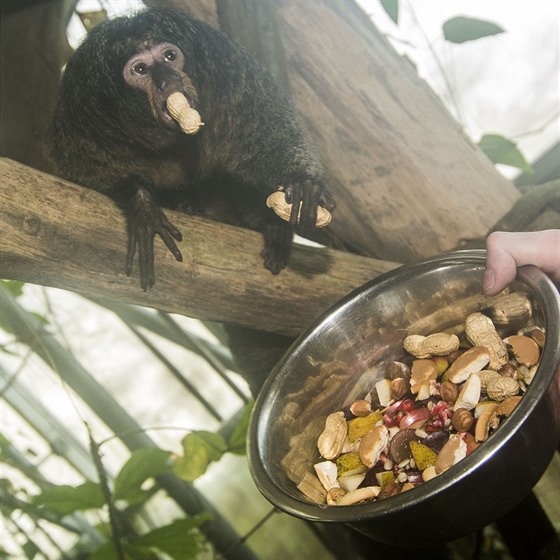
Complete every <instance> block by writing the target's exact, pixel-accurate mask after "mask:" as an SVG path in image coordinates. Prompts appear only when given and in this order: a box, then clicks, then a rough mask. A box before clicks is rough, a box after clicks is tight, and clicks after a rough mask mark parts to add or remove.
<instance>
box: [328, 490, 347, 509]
mask: <svg viewBox="0 0 560 560" xmlns="http://www.w3.org/2000/svg"><path fill="white" fill-rule="evenodd" d="M345 494H346V490H343V489H342V488H331V489H330V490H329V491H328V492H327V504H328V505H329V506H334V505H336V502H338V500H340V498H342V496H344V495H345Z"/></svg>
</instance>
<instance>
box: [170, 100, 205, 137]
mask: <svg viewBox="0 0 560 560" xmlns="http://www.w3.org/2000/svg"><path fill="white" fill-rule="evenodd" d="M166 105H167V110H168V111H169V114H170V115H171V116H172V117H173V118H174V119H175V120H176V121H177V122H178V123H179V126H180V127H181V130H182V131H183V132H184V133H185V134H196V133H197V132H198V130H199V128H200V127H201V126H202V125H203V124H204V123H203V122H202V120H201V118H200V114H199V113H198V111H197V110H196V109H193V108H192V107H191V106H190V104H189V102H188V100H187V98H186V97H185V96H184V95H183V94H182V93H181V92H180V91H175V92H173V93H172V94H171V95H170V96H169V97H168V98H167V101H166Z"/></svg>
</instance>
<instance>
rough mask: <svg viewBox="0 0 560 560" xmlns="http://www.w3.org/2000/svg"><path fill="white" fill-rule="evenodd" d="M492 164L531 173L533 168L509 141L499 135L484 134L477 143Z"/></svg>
mask: <svg viewBox="0 0 560 560" xmlns="http://www.w3.org/2000/svg"><path fill="white" fill-rule="evenodd" d="M478 146H479V147H480V149H481V150H482V151H483V152H484V153H485V154H486V155H487V156H488V158H489V159H490V161H491V162H492V163H501V164H503V165H509V166H511V167H516V168H518V169H521V170H523V171H527V172H529V173H531V172H532V171H533V168H532V167H531V165H529V164H528V163H527V161H526V160H525V158H524V157H523V154H522V153H521V152H520V151H519V149H518V148H517V146H516V145H515V143H514V142H512V141H511V140H508V139H507V138H504V137H503V136H500V135H499V134H485V135H484V136H483V137H482V138H481V139H480V142H479V143H478Z"/></svg>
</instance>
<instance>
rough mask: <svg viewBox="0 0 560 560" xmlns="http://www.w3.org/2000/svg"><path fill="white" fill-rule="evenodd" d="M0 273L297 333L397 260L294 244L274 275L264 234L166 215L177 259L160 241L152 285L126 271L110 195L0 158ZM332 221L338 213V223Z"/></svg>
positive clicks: (121, 225) (122, 235) (120, 221)
mask: <svg viewBox="0 0 560 560" xmlns="http://www.w3.org/2000/svg"><path fill="white" fill-rule="evenodd" d="M0 176H1V177H2V189H1V190H0V224H1V231H2V235H1V236H0V259H1V261H0V263H1V270H0V275H1V276H2V277H3V278H9V279H16V280H23V281H26V282H32V283H36V284H41V285H46V286H54V287H58V288H64V289H68V290H72V291H75V292H78V293H82V294H84V295H88V296H94V297H103V298H106V299H112V300H117V301H122V302H128V303H134V304H138V305H145V306H148V307H154V308H157V309H162V310H165V311H169V312H174V313H181V314H184V315H188V316H190V317H196V318H199V319H204V320H215V321H220V322H231V323H236V324H239V325H244V326H248V327H253V328H256V329H259V330H263V331H268V332H275V333H282V334H288V335H297V334H298V333H299V332H301V331H302V330H303V329H304V328H305V327H306V326H308V325H309V324H310V323H311V322H312V321H313V320H314V319H315V318H316V317H317V316H318V315H319V314H320V313H322V312H323V311H324V310H325V309H326V308H327V307H328V306H329V305H331V304H332V303H334V302H335V301H336V300H338V299H339V298H341V297H342V296H344V295H345V294H346V293H348V292H349V291H351V290H352V289H354V288H356V287H358V286H359V285H361V284H362V283H364V282H366V281H367V280H370V279H371V278H374V277H376V276H378V275H379V274H381V273H383V272H386V271H388V270H390V269H392V268H394V267H395V266H397V263H393V262H387V261H378V260H374V259H370V258H365V257H360V256H356V255H352V254H348V253H343V252H339V251H334V250H331V249H323V248H316V247H309V246H301V245H298V246H296V247H295V249H294V252H293V255H292V259H291V262H290V266H289V267H288V269H286V270H285V271H283V272H282V273H280V274H279V275H277V276H273V275H272V274H270V272H268V271H267V270H265V269H264V267H263V265H262V259H261V257H260V255H259V253H260V251H261V245H262V239H261V236H260V234H258V233H256V232H253V231H248V230H242V229H239V228H234V227H231V226H227V225H224V224H219V223H216V222H212V221H210V220H205V219H202V218H198V217H192V216H187V215H184V214H180V213H174V212H168V216H170V217H171V221H172V222H173V223H174V224H175V225H176V226H177V227H178V228H179V229H180V230H181V231H182V233H183V237H184V241H183V242H182V243H181V244H180V249H181V252H182V253H183V262H176V261H175V259H174V258H173V256H172V255H171V253H170V252H169V251H168V250H167V249H166V248H165V246H164V244H163V242H162V241H161V240H160V239H159V238H156V241H155V245H156V285H155V286H154V288H152V289H150V290H148V291H146V292H144V291H143V290H142V289H141V288H140V286H139V283H138V277H137V271H136V270H135V271H134V272H133V274H132V276H131V277H127V276H126V275H125V273H124V263H125V253H126V245H127V239H126V224H125V219H124V217H123V216H122V215H121V213H120V211H119V209H118V208H117V206H116V205H115V204H114V203H113V202H112V201H111V200H110V199H109V198H107V197H106V196H104V195H102V194H100V193H97V192H95V191H92V190H89V189H86V188H84V187H80V186H77V185H74V184H72V183H69V182H66V181H63V180H61V179H58V178H56V177H53V176H51V175H48V174H46V173H42V172H40V171H37V170H34V169H32V168H30V167H26V166H24V165H22V164H20V163H17V162H14V161H12V160H9V159H6V158H1V159H0ZM335 219H336V217H335Z"/></svg>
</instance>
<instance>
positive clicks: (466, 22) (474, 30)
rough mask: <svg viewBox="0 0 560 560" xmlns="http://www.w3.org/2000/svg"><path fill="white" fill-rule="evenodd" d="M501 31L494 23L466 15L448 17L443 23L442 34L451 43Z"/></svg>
mask: <svg viewBox="0 0 560 560" xmlns="http://www.w3.org/2000/svg"><path fill="white" fill-rule="evenodd" d="M503 32H504V29H503V28H502V27H500V26H499V25H497V24H496V23H492V22H491V21H486V20H483V19H476V18H470V17H466V16H457V17H454V18H451V19H448V20H447V21H446V22H445V23H444V24H443V35H444V37H445V38H446V39H447V40H448V41H450V42H451V43H466V42H467V41H475V40H476V39H481V38H482V37H489V36H491V35H497V34H498V33H503Z"/></svg>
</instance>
